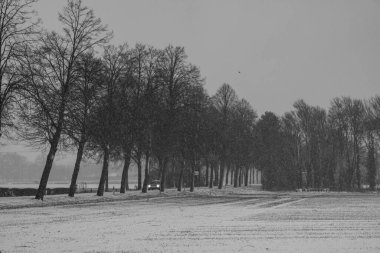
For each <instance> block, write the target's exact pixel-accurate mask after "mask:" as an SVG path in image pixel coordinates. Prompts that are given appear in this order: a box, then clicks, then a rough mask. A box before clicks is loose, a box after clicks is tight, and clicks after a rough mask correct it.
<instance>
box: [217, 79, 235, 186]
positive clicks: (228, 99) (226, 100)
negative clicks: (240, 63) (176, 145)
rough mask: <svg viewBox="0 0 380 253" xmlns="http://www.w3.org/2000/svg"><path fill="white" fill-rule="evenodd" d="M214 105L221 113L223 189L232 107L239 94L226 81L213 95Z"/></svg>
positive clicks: (221, 172) (220, 181) (220, 184)
mask: <svg viewBox="0 0 380 253" xmlns="http://www.w3.org/2000/svg"><path fill="white" fill-rule="evenodd" d="M213 101H214V106H215V108H216V109H217V111H218V113H219V115H220V123H221V125H220V134H221V135H220V142H221V153H220V176H219V185H218V188H219V189H222V187H223V179H224V169H225V165H226V156H227V149H228V146H229V145H228V144H229V143H228V142H229V141H230V140H229V137H230V135H229V129H230V121H231V116H232V108H233V106H234V105H235V103H236V102H237V95H236V93H235V91H234V89H233V88H232V87H231V86H230V85H229V84H226V83H224V84H223V85H222V86H221V87H220V88H219V89H218V90H217V92H216V94H215V95H214V96H213Z"/></svg>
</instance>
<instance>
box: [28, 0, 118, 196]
mask: <svg viewBox="0 0 380 253" xmlns="http://www.w3.org/2000/svg"><path fill="white" fill-rule="evenodd" d="M58 19H59V21H60V22H61V23H62V25H63V35H59V34H57V33H55V32H51V33H44V34H43V35H42V36H41V37H40V38H39V40H40V43H39V45H38V46H37V47H36V48H34V49H32V52H31V54H30V57H29V58H28V60H27V64H26V66H27V69H26V72H25V74H24V77H25V78H26V84H27V92H26V93H25V94H24V95H25V98H26V99H28V100H29V101H30V103H31V104H32V106H31V107H30V109H31V115H32V116H33V115H34V117H42V118H44V119H45V120H46V121H47V122H48V124H47V125H45V128H44V129H38V126H37V125H30V124H29V122H27V121H24V122H25V124H26V125H28V124H29V126H30V128H34V132H35V133H36V134H37V136H38V135H39V136H41V135H42V136H43V137H44V139H45V140H46V141H47V143H48V145H49V153H48V155H47V159H46V164H45V168H44V170H43V173H42V177H41V181H40V184H39V187H38V190H37V194H36V197H35V198H36V199H43V196H44V194H45V189H46V185H47V182H48V179H49V174H50V171H51V168H52V165H53V161H54V157H55V154H56V152H57V149H58V144H59V142H60V138H61V134H62V131H63V128H64V123H65V120H66V117H67V115H68V110H67V106H68V101H69V97H70V94H71V90H72V89H73V87H74V86H75V84H76V81H77V79H78V73H77V70H76V68H75V64H76V62H77V61H78V59H79V57H80V56H81V55H83V54H84V53H85V52H86V51H88V50H90V49H91V48H93V47H95V46H97V45H100V44H103V43H105V42H107V41H108V40H109V39H110V36H111V34H109V33H106V32H107V28H106V26H104V25H103V24H102V23H101V20H100V19H99V18H96V17H95V15H94V13H93V11H92V10H91V9H89V8H87V7H85V6H83V5H82V3H81V1H80V0H78V1H72V0H69V1H68V2H67V5H66V6H65V7H64V9H63V11H62V13H59V17H58ZM36 113H39V114H36ZM29 118H30V116H29ZM27 119H28V117H27ZM34 122H36V120H35V121H34ZM30 128H29V129H30ZM37 136H36V135H35V137H37ZM29 139H30V138H29ZM32 141H33V140H32Z"/></svg>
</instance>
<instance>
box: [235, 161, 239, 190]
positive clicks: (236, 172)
mask: <svg viewBox="0 0 380 253" xmlns="http://www.w3.org/2000/svg"><path fill="white" fill-rule="evenodd" d="M234 174H235V175H234V187H235V188H236V187H238V179H239V176H238V175H239V165H237V166H236V168H235V173H234Z"/></svg>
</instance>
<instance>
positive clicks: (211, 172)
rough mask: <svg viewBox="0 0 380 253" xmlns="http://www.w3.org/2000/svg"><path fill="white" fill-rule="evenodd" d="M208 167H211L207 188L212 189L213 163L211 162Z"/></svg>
mask: <svg viewBox="0 0 380 253" xmlns="http://www.w3.org/2000/svg"><path fill="white" fill-rule="evenodd" d="M210 165H211V168H210V169H211V171H210V182H209V183H210V184H209V186H208V187H209V188H212V187H213V185H214V163H213V162H211V163H210Z"/></svg>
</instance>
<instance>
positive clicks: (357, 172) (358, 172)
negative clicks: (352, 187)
mask: <svg viewBox="0 0 380 253" xmlns="http://www.w3.org/2000/svg"><path fill="white" fill-rule="evenodd" d="M356 180H357V181H356V183H357V185H358V190H360V189H361V176H360V154H359V148H358V150H357V154H356Z"/></svg>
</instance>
